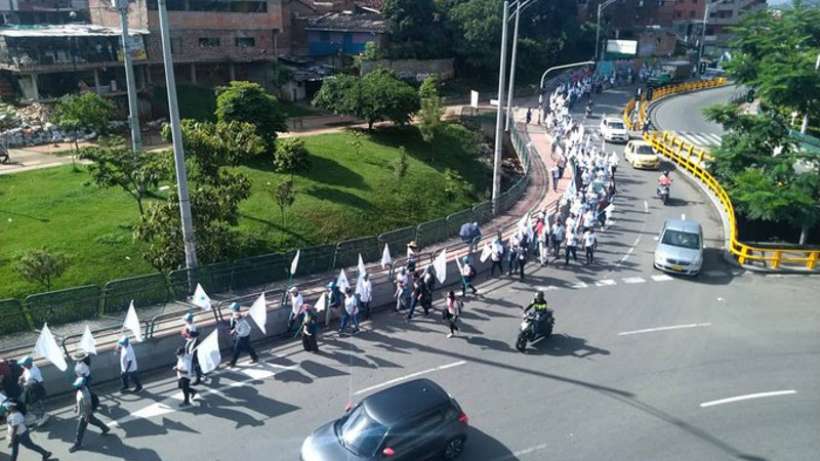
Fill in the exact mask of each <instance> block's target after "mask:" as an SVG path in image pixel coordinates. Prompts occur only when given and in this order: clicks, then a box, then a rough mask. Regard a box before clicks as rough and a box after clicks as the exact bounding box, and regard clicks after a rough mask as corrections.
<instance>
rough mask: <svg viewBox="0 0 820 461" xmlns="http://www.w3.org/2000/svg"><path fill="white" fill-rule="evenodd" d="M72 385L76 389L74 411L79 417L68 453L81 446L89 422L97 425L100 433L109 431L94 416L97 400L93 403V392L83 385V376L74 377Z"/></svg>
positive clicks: (103, 433)
mask: <svg viewBox="0 0 820 461" xmlns="http://www.w3.org/2000/svg"><path fill="white" fill-rule="evenodd" d="M72 385H73V387H74V389H76V391H77V392H76V394H75V398H76V403H75V404H74V412H75V413H77V416H79V419H78V420H77V435H76V436H75V438H74V445H72V446H71V447H70V448H69V449H68V451H69V453H74V452H75V451H77V450H79V449H81V448H82V447H83V437H85V430H86V428H87V427H88V425H89V423H90V424H93V425H94V426H97V427H99V428H100V430H101V431H102V435H106V434H108V432H109V431H111V429H109V428H108V426H106V425H105V423H103V422H102V421H100V419H99V418H97V417H96V416H94V410H96V409H97V405H99V401H98V400H97V402H96V403H95V398H94V396H93V394H91V391H90V390H88V386H86V385H85V378H77V379H75V380H74V383H73V384H72Z"/></svg>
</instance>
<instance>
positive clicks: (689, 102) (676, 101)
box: [653, 85, 737, 135]
mask: <svg viewBox="0 0 820 461" xmlns="http://www.w3.org/2000/svg"><path fill="white" fill-rule="evenodd" d="M736 91H737V87H736V86H734V85H730V86H724V87H720V88H715V89H711V90H704V91H697V92H694V93H689V94H686V95H684V96H673V97H670V98H666V99H664V100H663V101H661V102H659V103H658V104H656V105H655V107H654V109H653V115H654V117H655V119H656V120H657V123H658V126H660V127H662V128H663V129H664V130H674V131H690V132H701V133H714V134H717V135H722V134H723V127H722V126H721V125H720V124H718V123H715V122H711V121H709V120H706V117H705V116H704V115H703V111H704V109H706V108H708V107H710V106H713V105H715V104H721V103H726V102H728V101H729V99H730V98H731V97H732V96H733V95H734V94H735V92H736Z"/></svg>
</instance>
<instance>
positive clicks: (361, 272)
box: [357, 253, 367, 279]
mask: <svg viewBox="0 0 820 461" xmlns="http://www.w3.org/2000/svg"><path fill="white" fill-rule="evenodd" d="M357 270H358V271H359V274H358V277H359V278H360V279H361V278H362V277H364V274H366V273H367V266H365V265H364V259H362V254H361V253H359V265H358V267H357Z"/></svg>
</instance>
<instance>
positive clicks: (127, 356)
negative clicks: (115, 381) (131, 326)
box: [117, 336, 142, 392]
mask: <svg viewBox="0 0 820 461" xmlns="http://www.w3.org/2000/svg"><path fill="white" fill-rule="evenodd" d="M117 349H119V352H120V379H121V380H122V388H120V392H128V391H129V390H130V388H131V383H130V382H131V381H132V380H133V381H134V384H135V385H136V387H135V388H134V392H139V391H141V390H142V383H140V377H139V375H138V374H137V370H138V367H137V355H136V354H135V353H134V348H133V347H131V343H130V341H128V337H127V336H123V337H122V338H120V340H119V341H117Z"/></svg>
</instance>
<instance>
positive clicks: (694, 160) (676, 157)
mask: <svg viewBox="0 0 820 461" xmlns="http://www.w3.org/2000/svg"><path fill="white" fill-rule="evenodd" d="M726 84H728V82H727V80H726V79H725V78H718V79H715V80H707V81H699V82H689V83H682V84H679V85H670V86H666V87H662V88H657V89H656V90H655V91H654V92H653V97H652V101H651V102H654V101H657V100H658V99H659V98H661V97H664V96H669V95H673V94H679V93H684V92H688V91H696V90H702V89H707V88H716V87H719V86H722V85H726ZM651 102H647V101H641V104H640V108H639V110H638V115H637V117H638V118H637V123H638V124H639V125H642V123H643V121H644V120H645V119H646V113H647V110H648V107H649V105H650V104H651ZM635 107H636V102H635V100H634V99H632V100H630V101H629V102H628V103H627V105H626V107H625V108H624V122H625V123H626V124H627V126H631V123H632V117H633V112H634V110H635ZM643 138H644V140H646V142H648V143H649V144H651V145H652V147H653V148H654V149H655V151H656V152H658V153H659V154H661V155H663V156H664V157H666V158H667V159H669V160H671V161H672V162H674V163H675V164H676V165H678V166H679V167H681V168H683V169H684V170H686V171H688V172H689V173H690V174H691V175H692V176H693V177H694V178H695V179H696V180H697V181H699V182H700V183H701V184H702V185H703V186H704V187H705V188H707V189H708V190H709V191H710V192H711V193H712V194H713V195H714V196H715V197H716V198H717V201H718V202H719V203H720V207H721V208H722V209H723V214H724V215H725V216H726V219H727V223H728V226H729V229H728V248H727V249H728V251H729V254H731V255H732V256H734V257H735V258H736V259H737V261H738V263H740V264H751V265H758V266H762V267H764V268H766V269H773V270H781V269H796V268H803V269H807V270H809V271H814V270H815V268H816V267H817V261H818V259H820V250H816V249H810V248H799V247H798V248H795V247H786V246H782V245H771V246H766V247H762V246H753V245H749V244H746V243H743V242H741V241H739V240H738V227H737V218H736V216H735V209H734V205H733V204H732V201H731V198H730V197H729V194H728V193H727V192H726V189H724V188H723V186H722V185H721V184H720V183H719V182H718V180H717V179H716V178H715V177H714V176H713V175H712V174H711V173H710V172H709V171H708V170H707V168H706V166H705V162H706V161H708V160H709V159H711V157H710V156H709V153H708V151H706V150H704V149H700V148H698V147H695V146H694V145H693V144H691V143H689V142H687V141H685V140H683V139H681V138H680V137H678V136H675V135H674V134H672V133H670V132H668V131H665V132H658V131H649V132H646V133H644V134H643Z"/></svg>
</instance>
